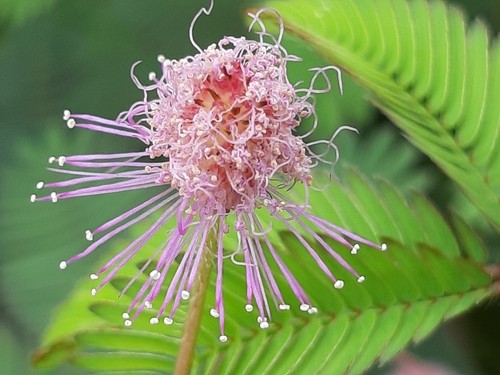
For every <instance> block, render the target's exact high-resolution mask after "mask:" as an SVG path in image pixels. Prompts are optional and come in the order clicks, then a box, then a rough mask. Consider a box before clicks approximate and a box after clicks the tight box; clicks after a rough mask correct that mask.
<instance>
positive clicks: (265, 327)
mask: <svg viewBox="0 0 500 375" xmlns="http://www.w3.org/2000/svg"><path fill="white" fill-rule="evenodd" d="M259 327H260V328H262V329H267V328H269V323H268V322H261V323H260V324H259Z"/></svg>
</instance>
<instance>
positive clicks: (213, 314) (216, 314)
mask: <svg viewBox="0 0 500 375" xmlns="http://www.w3.org/2000/svg"><path fill="white" fill-rule="evenodd" d="M210 315H212V316H213V317H214V318H218V317H219V316H220V314H219V312H218V311H217V310H215V309H210Z"/></svg>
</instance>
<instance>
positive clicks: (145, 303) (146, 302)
mask: <svg viewBox="0 0 500 375" xmlns="http://www.w3.org/2000/svg"><path fill="white" fill-rule="evenodd" d="M144 307H145V308H146V309H152V308H153V304H152V303H151V302H149V301H144Z"/></svg>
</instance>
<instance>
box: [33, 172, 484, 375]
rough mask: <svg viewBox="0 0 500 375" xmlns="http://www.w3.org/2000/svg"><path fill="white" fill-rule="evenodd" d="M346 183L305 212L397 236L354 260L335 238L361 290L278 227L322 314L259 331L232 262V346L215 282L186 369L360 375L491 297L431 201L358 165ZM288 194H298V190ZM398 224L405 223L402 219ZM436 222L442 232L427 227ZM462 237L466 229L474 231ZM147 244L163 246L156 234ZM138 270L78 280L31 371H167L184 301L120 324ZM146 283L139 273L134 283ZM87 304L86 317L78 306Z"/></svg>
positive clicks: (292, 315)
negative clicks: (223, 336) (371, 179)
mask: <svg viewBox="0 0 500 375" xmlns="http://www.w3.org/2000/svg"><path fill="white" fill-rule="evenodd" d="M346 179H347V183H346V184H345V185H342V184H340V183H338V182H332V184H331V185H330V186H329V187H328V188H327V189H326V190H325V191H322V192H317V191H311V205H312V207H313V211H314V212H315V213H316V214H318V215H319V216H322V217H325V218H328V219H329V220H331V221H332V222H335V223H338V224H339V225H342V226H345V227H347V228H350V229H353V230H355V231H357V232H358V233H360V234H361V235H364V236H366V237H368V238H371V239H372V240H375V241H379V240H380V239H381V238H383V237H392V238H394V240H391V241H390V244H389V250H388V251H386V252H381V251H376V250H369V249H362V251H361V253H360V254H358V255H356V256H353V255H350V249H346V248H343V247H340V246H336V244H335V243H333V242H331V244H332V246H334V247H335V249H336V250H337V251H338V252H339V254H340V255H341V256H342V257H344V259H347V258H348V259H349V263H350V264H351V265H352V266H353V267H354V268H355V269H356V270H358V272H360V273H361V274H363V275H365V276H366V282H364V283H363V284H358V283H357V282H356V280H354V279H353V278H352V276H350V275H349V274H348V273H347V271H345V270H344V269H343V268H342V267H341V266H340V265H339V264H337V263H336V262H335V261H333V260H332V259H331V258H330V257H327V256H326V255H325V254H323V253H322V252H321V250H318V251H319V253H320V255H321V256H322V258H323V259H324V260H325V262H326V264H327V265H328V267H329V268H330V269H331V270H332V271H333V272H334V273H335V274H336V275H338V276H339V277H340V278H342V279H344V280H345V283H346V286H345V288H343V289H341V290H336V289H334V288H333V286H332V285H331V283H330V281H329V280H328V278H326V277H324V276H323V275H322V274H321V273H319V272H317V271H316V270H317V265H316V263H315V262H314V260H312V259H311V257H310V256H309V255H308V253H307V252H306V251H304V250H302V249H303V246H302V245H301V244H300V242H299V241H298V240H297V239H296V238H295V237H294V236H293V235H292V234H291V233H290V232H287V231H283V230H280V231H277V230H278V228H277V227H276V228H275V227H273V228H274V230H273V241H274V242H275V244H276V246H277V248H278V249H280V251H281V252H282V258H283V259H285V262H286V263H287V266H288V267H289V268H290V269H291V271H292V272H293V273H294V275H295V276H296V277H297V278H298V280H299V282H300V283H301V285H302V286H303V287H304V289H305V290H306V291H307V293H308V294H309V295H310V297H311V299H312V301H313V303H314V306H316V307H317V308H318V310H319V312H318V314H316V315H311V314H307V313H304V312H301V311H299V309H298V308H297V307H292V309H291V310H290V311H288V312H279V311H277V310H276V309H273V310H272V312H273V321H272V324H271V326H270V328H269V329H267V330H261V329H260V328H258V325H257V323H256V317H257V315H256V313H245V312H244V305H245V304H246V297H245V296H246V293H245V272H244V270H243V269H242V267H241V266H238V265H236V264H233V263H232V262H229V261H228V262H226V264H225V271H224V293H225V295H224V298H225V305H226V306H225V310H226V314H227V315H226V316H227V318H226V333H227V335H228V336H229V339H230V341H229V343H228V344H221V343H219V342H218V340H217V332H218V321H217V319H214V318H212V317H211V316H210V315H209V313H208V310H209V309H210V307H211V306H212V304H213V302H214V297H213V289H214V284H213V283H214V281H215V275H213V276H214V277H213V278H212V285H211V287H210V289H209V295H210V297H209V298H208V301H207V304H206V307H205V309H206V313H205V314H204V316H203V320H202V328H201V331H200V333H199V337H198V345H197V348H196V352H197V357H196V360H195V365H194V366H195V368H194V369H193V373H204V374H213V373H217V374H240V373H266V374H267V373H269V374H285V373H297V374H309V373H314V372H317V371H323V372H325V373H328V374H346V373H350V374H358V373H361V372H362V371H363V370H365V369H366V368H367V367H369V366H370V365H371V364H372V363H373V362H374V361H376V360H377V358H379V359H380V360H381V361H382V362H384V361H387V360H389V359H391V358H392V357H393V356H394V355H395V354H396V353H398V352H399V351H401V350H402V349H403V348H404V347H406V346H407V345H409V344H410V343H411V342H412V341H415V342H416V341H420V340H422V339H424V338H425V337H426V336H427V335H428V334H429V333H430V332H432V330H434V329H435V328H436V326H437V325H439V324H440V323H441V322H442V321H443V320H445V319H448V318H451V317H453V316H455V315H456V314H459V313H461V312H463V311H465V310H467V309H469V308H470V307H471V306H474V305H475V304H476V303H478V302H479V301H481V300H482V299H484V298H486V297H487V296H488V295H489V293H490V292H489V289H488V287H489V284H490V278H489V276H488V275H487V274H486V273H485V272H484V271H482V270H481V268H480V267H479V266H478V265H476V264H475V263H474V262H473V261H471V260H469V259H467V258H466V256H467V255H466V254H468V253H470V246H471V242H470V241H468V242H467V244H466V247H465V248H464V247H462V246H461V245H460V243H459V242H458V241H457V240H456V238H455V237H454V235H453V232H452V231H451V229H450V228H449V227H448V226H447V224H446V223H445V222H444V220H443V219H442V217H441V216H440V215H439V214H438V213H437V211H435V210H434V209H433V208H432V206H431V205H430V203H429V202H428V201H426V200H425V199H424V198H423V197H421V196H418V195H416V196H415V197H414V199H412V201H411V204H409V203H407V202H405V200H404V199H403V198H402V197H401V195H399V194H398V192H397V191H396V190H395V189H394V188H393V187H392V186H391V185H389V184H387V183H382V182H379V183H378V184H379V185H380V186H379V187H378V188H377V189H375V188H373V187H372V186H371V185H370V184H369V183H367V182H366V180H365V178H364V177H362V176H361V175H360V174H359V173H357V172H355V171H353V170H350V171H347V172H346ZM292 194H294V195H296V198H297V199H300V198H299V197H300V194H298V193H296V190H293V191H292ZM264 216H265V215H264ZM264 216H263V217H264ZM401 217H404V218H408V219H407V220H399V218H401ZM410 219H411V220H410ZM461 224H463V225H465V223H461ZM432 226H436V227H437V228H439V231H433V230H429V229H430V228H431V227H432ZM462 229H463V228H462ZM465 231H466V232H467V233H471V232H470V228H467V229H466V230H465ZM277 233H279V234H280V236H279V237H278V236H276V235H275V234H277ZM153 242H158V243H161V239H160V238H157V239H156V240H155V241H153ZM401 243H402V244H401ZM424 243H425V244H427V245H424ZM403 244H404V245H403ZM312 245H313V246H314V243H312ZM474 246H477V247H478V248H480V247H481V246H482V245H481V244H480V243H477V244H475V245H474ZM118 247H121V245H120V246H118ZM154 249H156V246H155V244H154V243H152V244H149V245H148V246H147V248H146V249H144V250H143V252H142V253H141V256H142V258H143V259H147V258H148V256H149V255H150V254H152V252H153V251H154ZM477 251H480V249H477ZM473 253H474V254H476V253H477V252H473ZM461 254H463V255H461ZM463 256H465V257H463ZM141 264H142V262H140V261H138V263H137V264H135V263H128V264H127V265H126V266H125V267H124V269H123V270H122V273H121V276H120V277H118V278H116V279H115V281H114V282H112V283H111V284H108V285H107V286H105V287H104V288H103V289H101V290H100V291H99V293H98V295H97V296H96V297H91V295H90V293H89V289H90V288H92V286H93V285H94V283H95V281H92V280H89V279H87V280H84V281H82V282H81V283H80V285H78V287H77V288H76V290H75V292H74V293H73V295H72V297H71V298H70V299H69V300H68V301H67V302H66V303H65V304H64V305H62V306H61V308H60V310H59V312H58V313H57V315H56V316H55V317H54V321H53V324H52V325H51V327H50V328H49V331H48V332H47V335H46V340H45V343H44V346H43V347H42V348H41V349H40V350H39V351H38V352H37V355H36V357H35V362H36V364H37V365H38V366H43V365H46V364H50V363H51V364H53V363H54V362H58V361H64V360H66V361H71V362H72V363H74V364H77V365H79V366H83V367H85V368H88V369H92V370H94V371H98V370H99V371H111V370H113V371H115V370H116V371H123V372H125V371H128V370H130V371H137V370H143V371H150V372H151V373H154V374H155V373H161V372H163V373H164V372H165V371H166V372H169V371H171V369H172V366H173V363H174V361H175V358H176V355H177V351H178V344H179V340H180V337H181V332H182V324H183V321H184V319H185V311H186V308H187V305H186V304H183V305H181V309H180V311H179V312H178V314H177V315H176V317H175V318H176V319H175V322H174V324H173V325H172V326H166V325H163V324H159V325H150V324H149V319H150V318H151V317H153V316H155V315H156V309H155V308H154V307H153V309H152V310H146V311H144V312H143V313H142V314H141V315H140V316H139V317H138V318H137V319H136V320H135V322H134V324H133V325H132V327H131V328H126V327H124V326H123V319H122V318H121V313H122V312H123V311H126V309H127V306H128V304H129V303H130V301H131V299H132V298H133V297H134V292H133V291H130V292H127V293H125V294H124V295H123V296H122V297H121V299H120V302H117V301H116V300H115V297H114V296H116V295H117V293H118V292H119V291H120V290H121V289H122V288H123V286H124V285H126V283H127V282H128V280H130V278H131V277H133V276H134V275H135V274H136V273H137V272H138V268H139V267H140V265H141ZM173 267H174V268H175V265H174V266H173ZM271 267H272V268H273V271H274V273H275V275H277V279H278V282H279V283H280V285H282V286H284V285H286V282H285V279H284V277H283V276H281V274H280V273H279V270H278V267H277V266H276V265H275V264H272V265H271ZM145 279H146V276H144V275H142V276H141V277H140V278H139V280H138V284H140V283H141V282H143V281H144V280H145ZM167 283H168V280H167ZM283 294H284V298H285V300H286V301H289V302H291V301H293V300H294V297H293V294H292V292H291V290H289V288H288V287H286V286H285V287H283ZM84 306H87V308H90V310H87V311H82V310H85V307H84ZM77 314H83V316H84V317H83V316H79V317H77V316H76V315H77ZM72 322H73V323H72ZM64 342H71V343H72V345H73V348H74V349H73V350H72V351H71V352H69V353H68V352H66V349H67V348H68V346H67V345H66V346H63V348H64V350H62V349H61V343H64ZM124 358H127V359H126V360H124ZM319 367H321V370H320V369H319Z"/></svg>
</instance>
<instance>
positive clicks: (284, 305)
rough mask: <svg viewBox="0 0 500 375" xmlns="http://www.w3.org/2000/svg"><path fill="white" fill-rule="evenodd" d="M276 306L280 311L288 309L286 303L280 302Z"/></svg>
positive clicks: (288, 306)
mask: <svg viewBox="0 0 500 375" xmlns="http://www.w3.org/2000/svg"><path fill="white" fill-rule="evenodd" d="M278 308H279V309H280V310H282V311H284V310H290V305H287V304H286V303H282V304H281V305H279V306H278Z"/></svg>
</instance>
